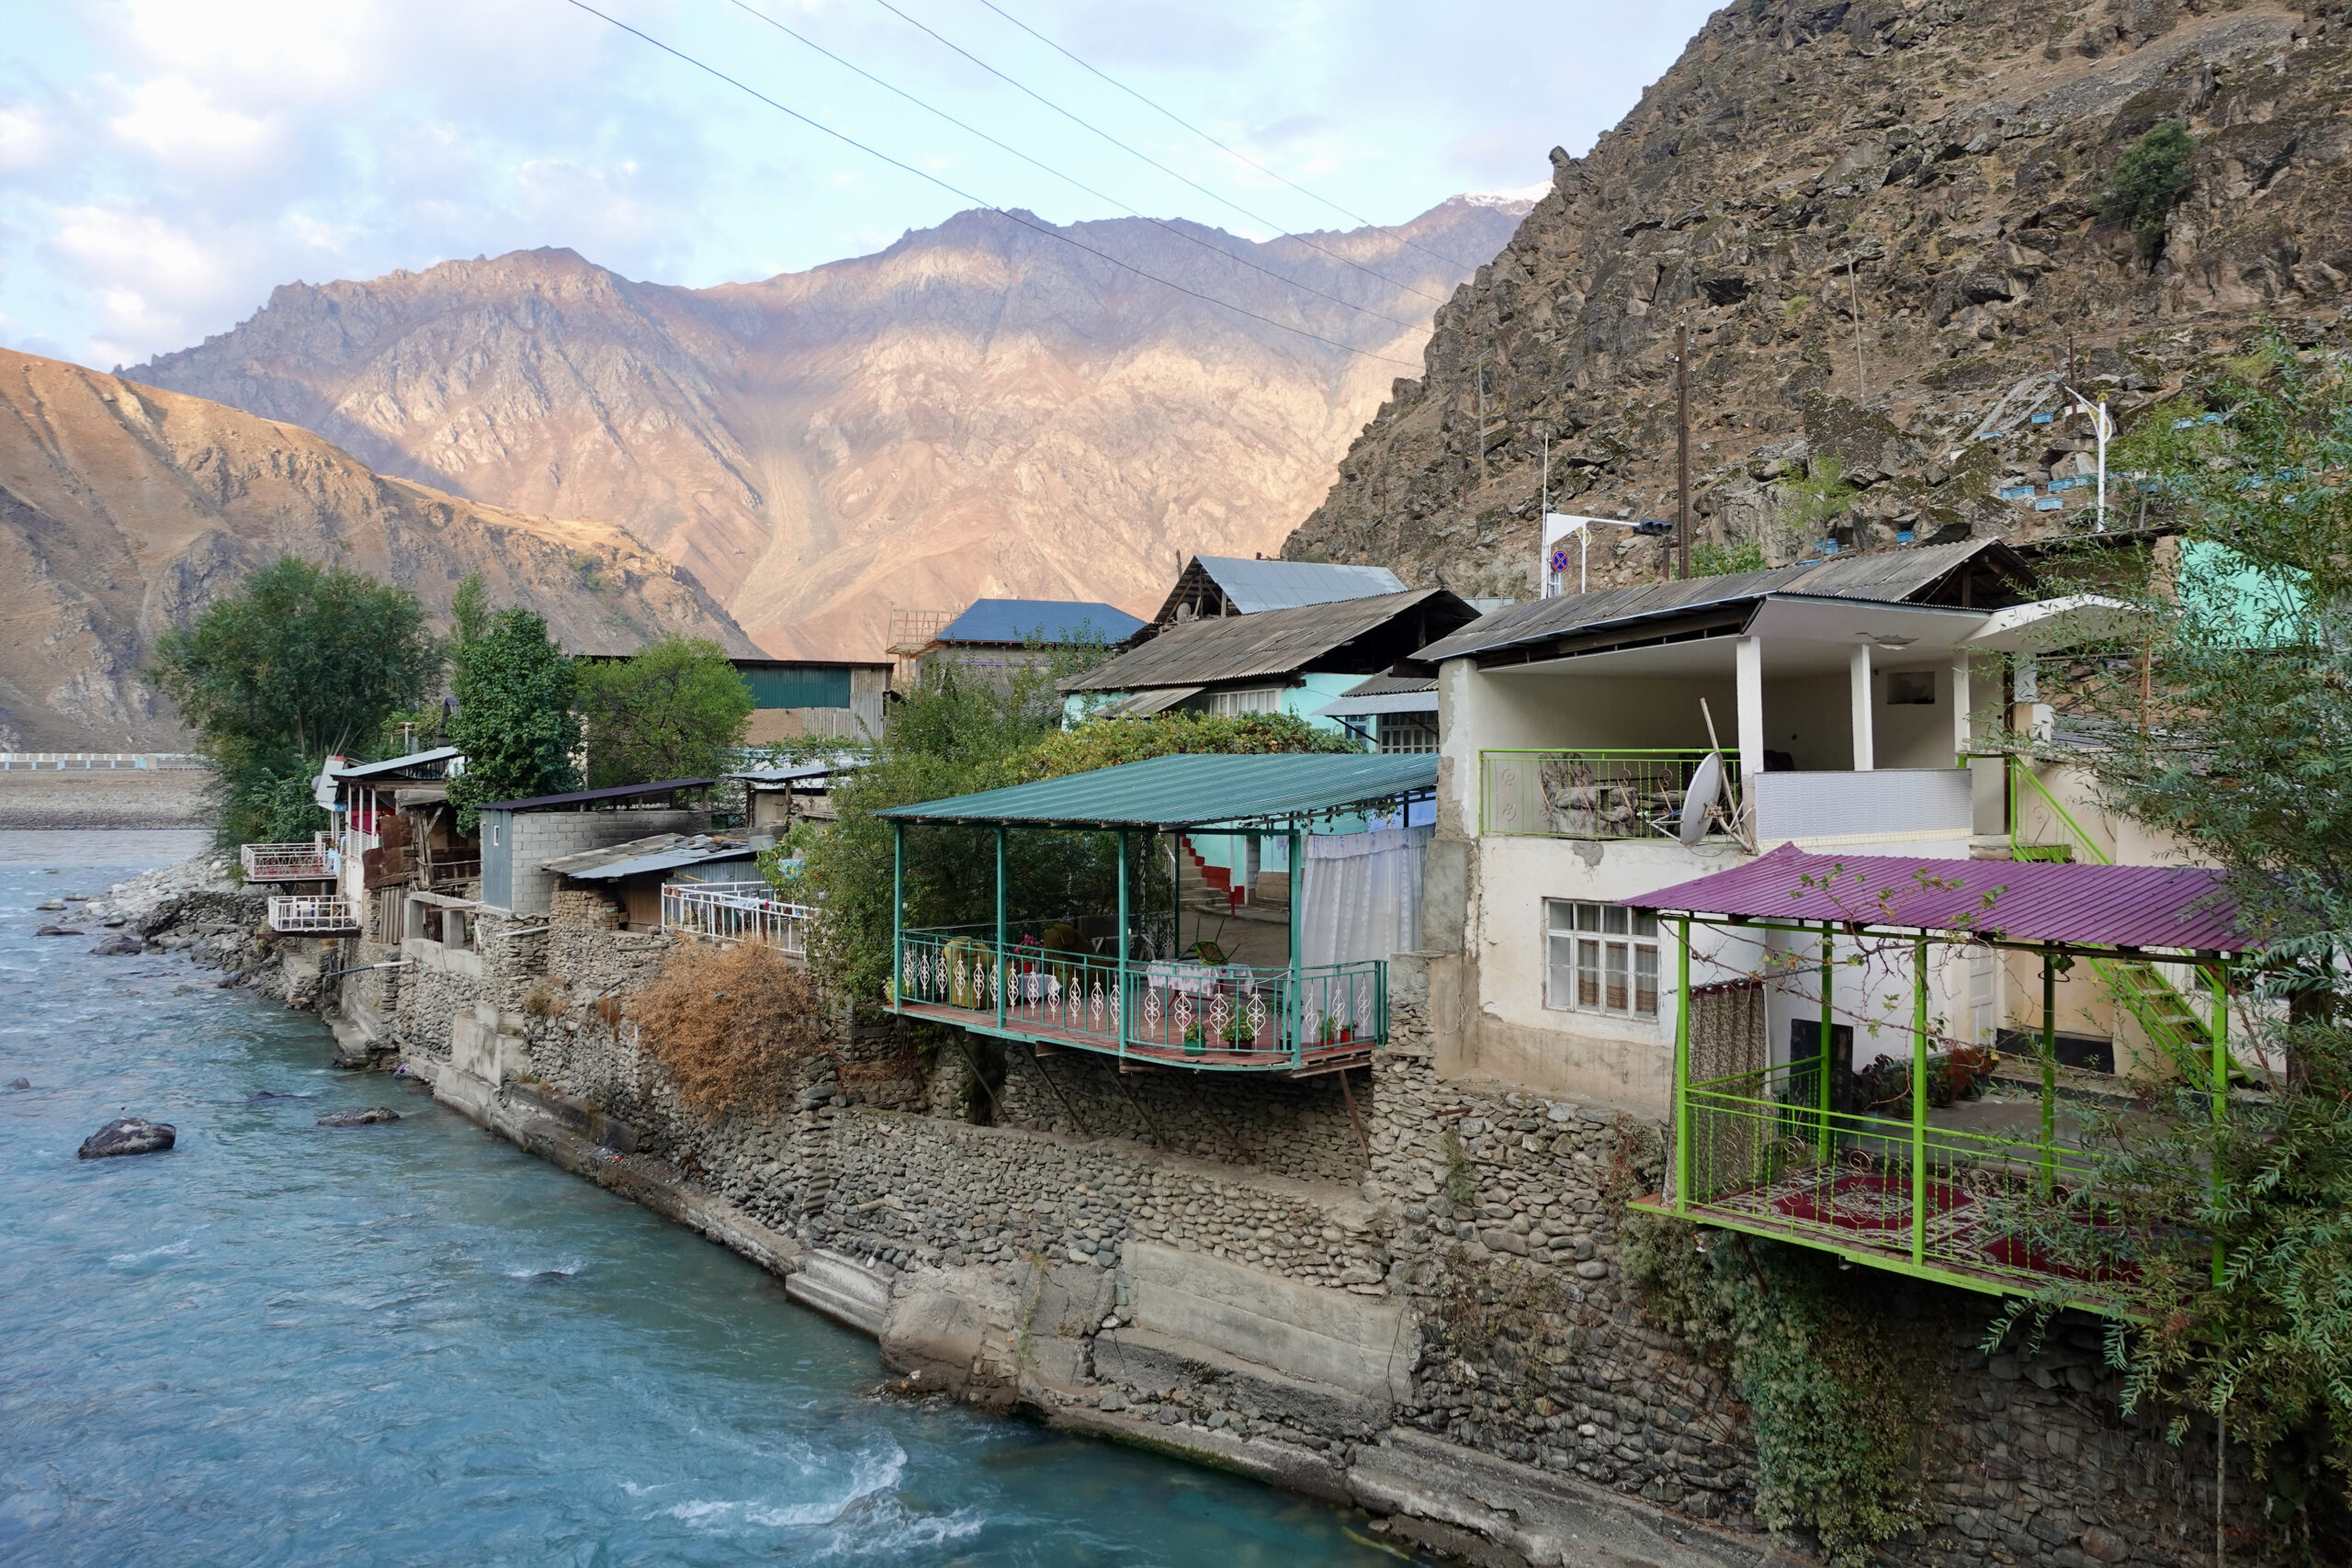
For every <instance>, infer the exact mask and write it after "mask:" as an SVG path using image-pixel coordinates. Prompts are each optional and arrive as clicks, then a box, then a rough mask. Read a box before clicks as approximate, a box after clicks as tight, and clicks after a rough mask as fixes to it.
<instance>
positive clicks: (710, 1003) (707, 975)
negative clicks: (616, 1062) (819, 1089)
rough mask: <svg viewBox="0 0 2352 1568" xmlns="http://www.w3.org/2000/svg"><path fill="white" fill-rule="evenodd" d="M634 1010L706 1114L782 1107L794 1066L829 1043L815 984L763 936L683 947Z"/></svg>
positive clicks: (683, 1096)
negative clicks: (755, 939)
mask: <svg viewBox="0 0 2352 1568" xmlns="http://www.w3.org/2000/svg"><path fill="white" fill-rule="evenodd" d="M628 1016H629V1017H630V1018H632V1019H634V1020H635V1021H636V1022H637V1027H638V1032H639V1036H640V1037H641V1038H642V1039H643V1041H644V1042H645V1044H646V1047H647V1049H648V1050H650V1052H651V1053H652V1055H653V1058H654V1060H656V1061H658V1062H660V1063H661V1064H662V1066H663V1067H664V1068H666V1069H667V1070H668V1071H669V1074H670V1077H671V1078H672V1079H673V1081H674V1082H675V1083H676V1084H677V1086H678V1098H679V1099H680V1100H684V1102H685V1103H686V1104H688V1105H690V1106H693V1107H694V1108H695V1109H696V1110H698V1111H755V1112H756V1111H775V1110H777V1109H779V1108H780V1107H781V1106H782V1105H783V1103H784V1101H785V1100H786V1097H787V1096H788V1095H789V1094H790V1092H791V1089H792V1069H793V1067H794V1066H797V1064H798V1063H800V1062H801V1061H803V1060H805V1059H807V1058H808V1057H810V1056H813V1055H820V1054H821V1053H822V1052H823V1051H824V1049H825V1031H824V1018H823V1006H822V1001H821V998H820V997H819V995H818V991H817V987H816V984H815V982H814V981H813V980H811V979H810V978H809V973H808V971H806V970H804V969H800V968H797V967H795V966H794V965H793V964H791V963H789V962H788V961H787V960H786V958H785V957H784V955H783V954H782V953H778V952H776V951H775V949H774V948H771V947H763V946H761V945H760V944H758V943H756V942H741V943H739V944H737V945H735V946H733V947H714V946H711V945H709V944H707V943H704V942H687V943H685V944H684V945H682V946H680V947H679V948H677V949H676V950H675V951H674V952H673V953H671V954H670V956H669V958H668V960H667V961H665V962H664V963H663V964H662V973H661V974H660V975H659V976H656V977H655V978H654V980H653V981H652V983H651V984H650V985H648V986H647V987H644V988H643V989H642V990H640V991H639V992H638V993H637V995H636V996H635V998H632V999H631V1001H630V1002H629V1004H628Z"/></svg>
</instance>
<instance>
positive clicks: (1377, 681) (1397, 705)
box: [1315, 675, 1437, 718]
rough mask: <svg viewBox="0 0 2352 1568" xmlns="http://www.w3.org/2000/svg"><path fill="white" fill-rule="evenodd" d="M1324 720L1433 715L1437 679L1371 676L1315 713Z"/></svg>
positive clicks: (1429, 677) (1408, 676) (1430, 677)
mask: <svg viewBox="0 0 2352 1568" xmlns="http://www.w3.org/2000/svg"><path fill="white" fill-rule="evenodd" d="M1315 711H1316V712H1317V714H1319V715H1320V716H1323V717H1325V718H1364V717H1368V716H1371V715H1374V714H1383V713H1435V712H1437V678H1436V677H1435V676H1419V675H1373V676H1369V677H1367V678H1365V679H1364V680H1362V681H1359V682H1356V683H1355V684H1354V685H1352V686H1351V687H1349V688H1348V689H1347V690H1346V691H1345V692H1343V693H1341V694H1340V700H1339V701H1338V702H1336V703H1327V704H1326V705H1323V706H1322V707H1319V708H1317V709H1316V710H1315Z"/></svg>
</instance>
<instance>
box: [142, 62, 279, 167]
mask: <svg viewBox="0 0 2352 1568" xmlns="http://www.w3.org/2000/svg"><path fill="white" fill-rule="evenodd" d="M124 96H125V98H126V99H127V101H128V107H126V108H125V110H124V111H123V112H122V113H121V114H119V115H117V116H115V117H114V118H113V119H111V120H110V121H108V122H107V123H108V124H109V125H110V126H111V127H112V128H113V130H114V133H115V134H116V135H117V136H119V137H120V138H121V139H122V140H123V141H126V142H128V143H130V145H131V146H133V147H136V148H139V149H141V150H142V151H144V152H148V153H149V154H151V155H153V157H155V158H157V159H159V160H161V161H162V162H163V163H164V164H175V165H179V166H181V167H184V168H190V169H200V170H204V171H207V172H209V173H212V174H220V173H222V172H225V171H226V170H228V169H229V168H231V167H232V166H235V165H241V164H251V163H253V162H254V161H256V160H258V159H259V158H261V157H263V156H265V155H266V154H267V153H269V152H272V151H274V150H275V148H276V146H277V141H278V139H279V137H280V136H281V135H282V134H283V132H282V129H281V127H280V126H279V125H278V124H277V123H276V120H277V117H276V116H274V115H273V116H263V115H253V114H247V113H245V112H243V110H241V109H234V108H223V107H220V105H219V104H217V103H215V102H214V101H213V100H212V96H211V95H210V94H209V93H207V92H206V91H205V90H204V89H202V88H200V87H198V85H196V84H195V83H193V82H190V81H187V79H185V78H184V77H178V76H164V77H158V78H157V79H156V80H154V81H152V82H142V83H141V84H139V85H137V86H135V87H131V88H130V89H129V90H128V91H127V92H126V93H125V95H124Z"/></svg>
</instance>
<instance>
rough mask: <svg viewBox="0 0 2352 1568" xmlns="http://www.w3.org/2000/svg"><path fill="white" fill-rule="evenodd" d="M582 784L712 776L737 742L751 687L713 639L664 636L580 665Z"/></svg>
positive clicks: (747, 713) (748, 711)
mask: <svg viewBox="0 0 2352 1568" xmlns="http://www.w3.org/2000/svg"><path fill="white" fill-rule="evenodd" d="M579 705H580V718H581V728H582V732H583V733H584V734H585V735H586V737H587V741H588V787H589V788H591V789H605V788H607V787H609V786H611V785H614V784H654V783H658V782H659V781H661V780H663V779H700V778H712V777H715V776H717V774H718V773H719V772H720V770H722V769H723V768H725V767H726V766H727V764H728V761H729V753H730V752H731V751H733V750H734V749H735V748H736V747H737V746H739V745H741V744H742V739H743V727H744V725H745V724H746V723H748V722H749V721H750V719H751V716H752V692H751V688H750V687H748V686H746V685H744V683H743V679H742V677H741V675H739V674H738V673H736V670H735V666H734V665H732V664H730V663H729V662H728V661H727V652H726V650H725V649H722V648H720V647H719V646H718V644H717V643H715V642H710V641H707V640H704V639H701V638H688V637H664V638H662V640H661V641H660V642H657V643H655V644H653V645H652V646H651V647H650V648H647V649H644V650H643V651H642V652H639V653H638V654H636V655H635V656H634V657H632V658H628V659H625V660H618V661H616V662H612V663H605V662H583V663H582V665H581V666H580V668H579Z"/></svg>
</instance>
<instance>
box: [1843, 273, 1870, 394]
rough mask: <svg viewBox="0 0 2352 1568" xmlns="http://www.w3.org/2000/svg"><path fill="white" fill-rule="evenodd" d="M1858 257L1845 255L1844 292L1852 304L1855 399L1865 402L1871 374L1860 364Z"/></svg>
mask: <svg viewBox="0 0 2352 1568" xmlns="http://www.w3.org/2000/svg"><path fill="white" fill-rule="evenodd" d="M1858 260H1860V253H1849V254H1848V255H1847V257H1846V294H1847V297H1848V298H1849V299H1851V300H1852V301H1853V306H1854V385H1855V386H1856V387H1857V388H1859V389H1860V392H1861V396H1860V397H1859V398H1857V399H1856V401H1857V402H1864V403H1866V402H1869V401H1870V400H1871V374H1870V371H1869V370H1868V369H1867V368H1865V367H1864V366H1863V364H1862V286H1861V285H1860V284H1859V283H1857V282H1855V281H1854V264H1855V262H1856V261H1858Z"/></svg>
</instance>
